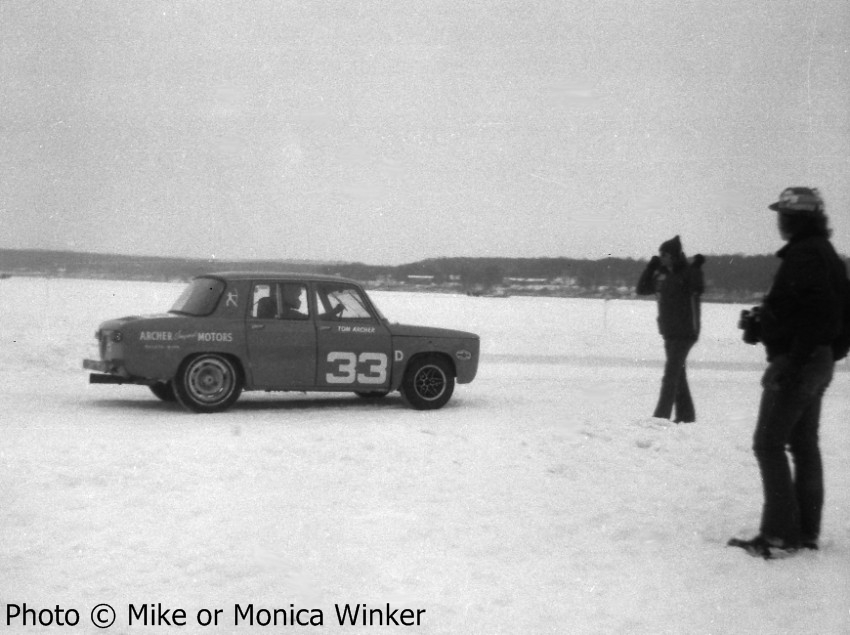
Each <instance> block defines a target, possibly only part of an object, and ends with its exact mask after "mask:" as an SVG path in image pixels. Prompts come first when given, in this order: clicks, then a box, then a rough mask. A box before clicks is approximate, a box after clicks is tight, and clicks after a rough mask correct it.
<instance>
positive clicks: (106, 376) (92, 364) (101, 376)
mask: <svg viewBox="0 0 850 635" xmlns="http://www.w3.org/2000/svg"><path fill="white" fill-rule="evenodd" d="M83 368H85V369H86V370H94V371H97V372H96V373H90V374H89V383H90V384H142V385H146V386H149V385H151V384H155V383H156V382H155V381H153V380H145V379H135V378H133V377H128V376H126V375H125V374H124V373H126V371H124V370H123V369H121V368H118V367H117V366H116V365H115V363H113V362H105V361H101V360H97V359H84V360H83Z"/></svg>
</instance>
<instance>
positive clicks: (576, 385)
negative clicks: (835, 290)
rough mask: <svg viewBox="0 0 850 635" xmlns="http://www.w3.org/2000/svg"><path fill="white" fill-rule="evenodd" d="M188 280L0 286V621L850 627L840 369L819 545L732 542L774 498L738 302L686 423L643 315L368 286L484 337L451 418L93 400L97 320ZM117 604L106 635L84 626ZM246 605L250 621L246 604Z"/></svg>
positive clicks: (649, 315) (277, 400)
mask: <svg viewBox="0 0 850 635" xmlns="http://www.w3.org/2000/svg"><path fill="white" fill-rule="evenodd" d="M181 290H182V285H174V284H161V283H145V282H113V281H91V280H68V279H54V280H48V279H36V278H33V279H25V278H11V279H8V280H2V281H0V302H2V305H0V342H2V347H3V354H2V356H0V373H2V381H3V386H4V390H3V392H2V394H0V412H2V420H3V425H2V428H3V439H2V443H0V482H2V489H0V538H2V539H0V595H2V602H3V603H4V606H3V607H2V611H3V616H2V617H3V618H4V619H5V617H6V615H7V605H21V606H22V605H23V603H26V604H27V606H28V607H29V608H33V607H35V608H38V609H41V608H49V609H53V608H54V607H55V606H56V605H59V606H60V607H63V608H75V609H76V610H77V611H79V614H80V623H79V625H77V626H75V627H73V628H71V629H66V630H68V631H69V632H74V633H103V632H116V633H154V632H156V633H161V632H170V630H171V629H166V628H154V627H145V626H143V625H140V624H139V621H138V620H139V618H138V617H137V618H136V621H135V622H134V623H133V624H132V625H130V623H129V620H130V609H129V607H130V605H133V606H134V607H135V608H136V609H138V608H139V607H140V606H142V605H144V604H148V605H150V604H156V603H161V604H162V605H163V607H168V608H171V609H177V608H182V609H184V610H185V612H186V615H187V620H186V626H184V627H181V628H180V629H179V631H180V632H184V633H249V632H254V631H256V632H270V630H271V629H273V628H274V627H273V626H261V625H259V624H258V623H257V621H256V618H257V616H258V615H259V616H260V617H262V616H263V615H266V614H263V613H262V611H261V609H265V610H267V611H269V612H271V611H273V610H274V609H283V611H282V612H280V613H278V617H279V619H280V618H281V617H282V616H286V617H287V618H289V617H291V616H293V615H296V613H295V612H297V611H302V612H301V613H300V614H297V615H300V616H301V619H302V620H303V621H305V622H309V619H310V616H312V617H313V619H316V616H317V615H319V614H320V615H322V617H323V624H324V627H325V628H326V629H327V630H328V631H332V632H335V631H337V630H339V631H344V632H349V633H356V632H363V633H366V632H375V628H376V627H375V626H368V625H367V626H364V625H362V624H359V622H358V624H359V625H355V626H344V627H342V626H339V625H338V620H337V616H336V612H335V611H336V609H335V605H339V606H343V605H345V604H349V605H350V606H351V607H354V606H355V605H358V604H359V605H362V604H366V605H367V607H368V608H369V609H373V608H381V609H385V608H386V605H387V604H388V603H389V604H390V605H391V610H394V609H399V611H401V610H404V609H409V610H410V613H409V615H415V614H416V612H417V611H423V610H424V612H420V613H419V614H418V615H419V618H420V619H419V625H418V626H398V627H395V626H393V627H390V628H389V629H387V628H386V627H385V628H384V629H379V631H383V630H391V631H395V630H403V631H404V632H415V633H446V634H449V633H452V634H457V633H482V634H495V633H565V634H566V633H571V634H573V633H576V634H584V633H606V634H607V633H624V634H626V633H627V634H647V635H650V634H652V635H658V634H661V633H671V634H672V633H676V634H680V633H689V634H691V635H698V634H706V635H708V634H718V633H749V634H761V633H763V634H765V635H767V634H770V635H776V634H781V633H788V634H791V633H794V634H799V633H819V634H822V635H825V634H836V635H837V634H839V633H848V632H850V460H848V457H850V428H848V421H850V390H848V385H849V384H850V374H848V372H847V364H846V362H843V363H841V364H840V366H839V372H837V373H836V378H835V380H834V382H833V386H832V387H831V388H830V390H829V392H828V393H827V398H826V401H825V407H824V412H823V418H822V435H821V436H822V448H823V453H824V463H825V471H826V491H827V500H826V508H825V517H824V528H823V536H822V538H823V547H822V549H821V551H819V552H816V553H804V554H801V555H798V556H795V557H794V558H791V559H788V560H784V561H775V562H764V561H760V560H755V559H753V558H750V557H748V556H746V555H745V554H743V552H741V551H739V550H732V549H729V548H726V547H725V546H724V545H725V543H726V540H727V539H728V538H729V537H730V536H732V535H750V534H753V533H755V532H756V530H757V527H758V521H759V510H760V505H761V483H760V480H759V476H758V470H757V467H756V464H755V460H754V458H753V456H752V452H751V450H750V443H751V435H752V431H753V426H754V422H755V416H756V411H757V407H758V399H759V395H760V389H759V376H760V370H761V368H762V367H763V352H762V350H761V349H760V348H756V347H750V346H747V345H745V344H743V343H742V342H741V341H740V334H739V331H738V330H737V329H736V322H737V317H738V313H739V311H740V310H741V308H744V307H742V306H737V305H713V304H712V305H704V315H703V319H704V331H703V336H702V338H701V340H700V342H699V343H698V344H697V346H696V347H695V348H694V350H693V352H692V355H691V363H690V365H689V376H690V379H691V387H692V391H693V394H694V399H695V403H696V407H697V417H698V422H697V423H696V424H690V425H674V424H672V423H664V422H661V421H659V420H653V419H651V418H650V417H649V415H650V414H651V413H652V409H653V407H654V405H655V399H656V397H657V391H658V387H659V382H660V378H661V364H662V362H663V347H662V343H661V340H660V337H659V336H658V334H657V332H656V329H655V305H654V303H653V302H647V301H625V300H619V301H603V300H571V299H554V298H553V299H548V298H525V297H522V298H520V297H517V298H470V297H466V296H452V295H429V294H406V293H389V292H382V293H379V292H376V293H373V294H372V296H373V299H374V300H375V301H376V303H377V304H378V306H379V307H380V308H381V310H382V311H383V312H384V314H385V315H387V316H388V317H389V318H390V319H391V320H392V321H399V322H408V323H415V324H427V325H435V326H445V327H449V328H459V329H463V330H471V331H475V332H477V333H479V334H480V335H481V337H482V359H481V366H480V371H479V375H478V377H477V378H476V380H475V381H474V382H473V383H472V384H469V385H463V386H458V387H457V389H456V391H455V396H454V397H453V399H452V401H451V402H450V403H449V405H448V406H447V407H446V408H444V409H442V410H440V411H436V412H418V411H414V410H410V409H407V408H405V407H404V406H403V404H402V402H401V399H400V397H399V396H398V395H397V394H395V395H391V396H390V397H388V398H387V399H385V400H383V401H382V402H380V403H368V402H364V401H362V400H360V399H358V398H356V397H355V396H353V395H351V396H349V395H328V394H319V393H316V394H307V395H304V394H299V393H287V394H281V393H273V394H265V393H246V394H244V395H243V396H242V398H241V399H240V400H239V401H238V402H237V403H236V405H235V406H234V407H233V408H232V409H231V410H230V411H228V412H226V413H223V414H217V415H207V416H203V415H192V414H188V413H186V412H184V411H182V410H181V409H180V408H179V407H177V406H173V405H169V404H164V403H161V402H159V401H157V400H156V399H155V398H154V397H153V396H152V395H151V394H150V393H149V391H148V390H147V389H146V388H144V387H137V386H104V385H89V384H88V383H87V375H86V372H85V371H83V370H82V369H81V360H82V359H83V358H84V357H91V356H93V355H94V354H95V340H94V337H93V336H94V332H95V330H96V328H97V326H98V324H99V322H101V321H103V320H105V319H108V318H113V317H119V316H123V315H132V314H139V313H154V312H159V311H162V310H166V309H167V308H168V307H170V305H171V303H172V302H173V301H174V299H175V298H176V297H177V295H178V294H179V292H180V291H181ZM99 603H108V604H110V605H111V606H112V607H114V609H115V611H116V622H115V625H114V626H113V628H112V629H110V630H109V631H102V630H99V629H97V628H95V627H93V626H92V625H91V620H90V616H89V615H90V611H91V609H92V607H94V606H95V605H97V604H99ZM251 604H252V605H253V610H254V612H255V624H254V625H253V626H252V625H251V624H250V623H248V622H247V621H246V618H245V617H244V614H243V617H242V618H240V617H239V615H238V614H237V613H238V612H237V610H236V609H235V607H237V605H238V607H239V608H240V609H242V610H246V607H247V606H248V605H251ZM202 609H208V610H210V611H214V610H216V609H220V610H221V613H220V614H219V618H218V624H217V625H215V624H213V625H210V626H206V627H204V626H201V625H199V624H198V623H197V616H198V612H199V611H202ZM268 614H270V613H268ZM171 615H172V616H173V613H172V614H171ZM395 616H396V617H399V616H400V612H399V613H396V614H395ZM280 624H281V623H280V622H278V625H279V626H278V628H281V626H280ZM2 625H3V627H4V628H5V632H9V633H15V632H25V633H38V632H55V631H56V627H44V628H41V627H34V628H30V627H27V628H22V627H20V622H14V623H13V624H12V625H11V626H8V627H6V623H5V622H3V623H2ZM296 628H302V627H298V626H296ZM303 628H309V627H307V626H305V627H303Z"/></svg>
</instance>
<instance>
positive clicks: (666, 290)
mask: <svg viewBox="0 0 850 635" xmlns="http://www.w3.org/2000/svg"><path fill="white" fill-rule="evenodd" d="M654 261H655V259H653V261H650V264H649V265H647V267H646V269H645V270H644V272H643V273H642V274H641V276H640V279H639V280H638V283H637V289H636V292H637V294H638V295H652V294H653V293H654V294H655V295H656V297H657V298H658V331H659V332H660V333H661V336H662V337H663V338H664V339H665V340H692V341H696V340H697V339H698V338H699V332H700V319H701V316H700V313H701V308H700V296H701V295H702V292H703V290H704V288H705V284H704V281H703V273H702V269H701V264H702V258H700V259H699V260H697V261H696V262H695V263H694V264H691V265H689V264H688V262H687V260H685V258H684V257H682V259H681V260H680V261H679V262H678V264H677V265H674V267H673V270H672V271H668V270H667V269H666V268H664V267H661V266H658V265H657V264H655V262H654Z"/></svg>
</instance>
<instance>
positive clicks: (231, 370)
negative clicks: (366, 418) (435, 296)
mask: <svg viewBox="0 0 850 635" xmlns="http://www.w3.org/2000/svg"><path fill="white" fill-rule="evenodd" d="M95 337H96V338H97V342H98V347H99V351H100V355H99V357H100V359H85V360H83V368H85V369H87V370H90V371H95V372H93V373H91V374H90V375H89V382H90V383H93V384H140V385H145V386H148V387H149V388H150V390H151V392H153V394H154V395H156V396H157V397H158V398H159V399H162V400H163V401H172V400H176V401H178V402H179V403H180V404H181V405H182V406H183V407H184V408H186V409H187V410H189V411H193V412H200V413H211V412H221V411H224V410H226V409H228V408H229V407H230V406H232V405H233V404H234V403H235V402H236V400H237V399H238V398H239V396H240V394H241V393H242V391H243V390H244V391H249V390H262V391H303V392H308V391H332V392H354V393H356V394H358V395H360V396H362V397H369V398H375V397H382V396H384V395H387V394H389V393H391V392H393V391H396V390H398V391H400V392H401V395H402V397H403V399H404V401H405V402H406V403H407V404H408V405H410V406H411V407H413V408H416V409H418V410H434V409H437V408H441V407H443V406H444V405H445V404H446V403H447V402H448V401H449V399H450V398H451V396H452V393H453V392H454V387H455V383H458V384H467V383H469V382H471V381H472V380H473V379H474V378H475V375H476V373H477V371H478V359H479V348H480V339H479V337H478V335H476V334H474V333H468V332H465V331H456V330H449V329H442V328H434V327H422V326H408V325H403V324H394V323H391V322H389V321H388V320H387V319H386V318H385V317H384V316H383V315H382V314H381V312H380V311H379V310H378V308H377V307H376V306H375V305H374V304H373V303H372V301H371V299H370V298H369V295H368V294H367V293H366V292H365V291H364V289H363V287H362V286H361V285H360V284H358V283H357V282H355V281H354V280H349V279H345V278H340V277H336V276H322V275H305V274H281V273H260V272H258V273H242V272H235V273H234V272H226V273H212V274H207V275H202V276H198V277H197V278H195V279H193V280H192V281H191V282H190V283H189V285H188V286H187V287H186V289H185V290H184V291H183V293H182V294H181V295H180V297H179V298H178V299H177V301H176V302H175V304H174V306H173V307H171V310H170V311H168V312H167V313H162V314H156V315H148V316H141V317H140V316H131V317H123V318H119V319H115V320H109V321H106V322H104V323H102V324H101V325H100V327H99V328H98V329H97V333H96V334H95Z"/></svg>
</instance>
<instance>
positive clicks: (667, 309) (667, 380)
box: [636, 236, 705, 423]
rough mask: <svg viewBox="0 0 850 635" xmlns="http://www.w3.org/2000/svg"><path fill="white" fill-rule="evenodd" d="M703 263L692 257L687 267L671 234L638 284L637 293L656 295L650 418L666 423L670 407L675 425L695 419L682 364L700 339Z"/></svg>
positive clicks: (685, 259)
mask: <svg viewBox="0 0 850 635" xmlns="http://www.w3.org/2000/svg"><path fill="white" fill-rule="evenodd" d="M704 262H705V257H704V256H702V255H701V254H697V255H696V256H694V260H693V262H692V263H688V259H687V257H686V256H685V253H684V251H682V241H681V239H680V238H679V236H675V237H673V238H671V239H670V240H667V241H665V242H663V243H662V244H661V246H660V247H659V248H658V255H657V256H653V257H652V258H651V259H650V261H649V264H648V265H647V267H646V269H645V270H644V271H643V273H642V274H641V276H640V279H639V280H638V283H637V289H636V292H637V294H638V295H652V294H655V295H656V297H657V299H658V330H659V332H660V333H661V337H662V338H663V339H664V352H665V355H666V362H665V364H664V376H663V377H662V379H661V393H660V394H659V396H658V403H657V405H656V406H655V412H654V413H653V415H652V416H653V417H659V418H662V419H669V418H670V417H671V416H672V415H673V410H674V407H675V413H676V414H675V422H676V423H692V422H694V421H696V411H695V410H694V402H693V399H692V397H691V391H690V387H689V386H688V376H687V372H686V368H685V364H686V362H687V359H688V353H689V352H690V350H691V348H692V347H693V345H694V344H695V343H696V341H697V340H698V339H699V332H700V296H701V295H702V293H703V290H704V286H705V284H704V281H703V273H702V265H703V263H704Z"/></svg>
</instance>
